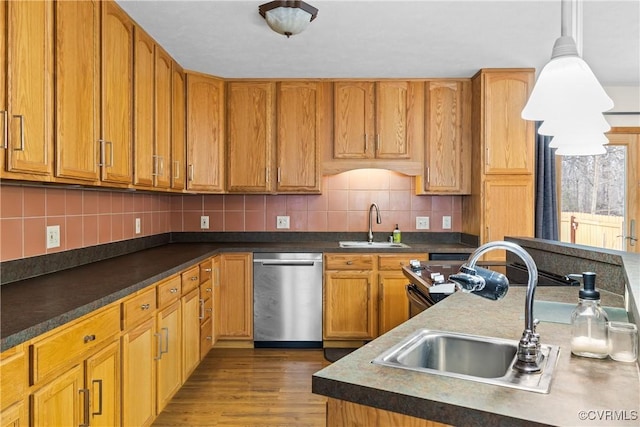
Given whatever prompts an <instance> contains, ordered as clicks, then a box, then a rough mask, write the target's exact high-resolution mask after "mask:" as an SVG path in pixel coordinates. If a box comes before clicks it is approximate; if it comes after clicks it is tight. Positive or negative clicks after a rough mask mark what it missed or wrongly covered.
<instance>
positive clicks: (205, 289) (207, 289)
mask: <svg viewBox="0 0 640 427" xmlns="http://www.w3.org/2000/svg"><path fill="white" fill-rule="evenodd" d="M212 296H213V287H212V286H211V282H209V283H206V282H205V283H203V284H202V285H200V298H202V299H205V300H206V299H210V298H211V297H212Z"/></svg>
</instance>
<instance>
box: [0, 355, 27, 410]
mask: <svg viewBox="0 0 640 427" xmlns="http://www.w3.org/2000/svg"><path fill="white" fill-rule="evenodd" d="M0 358H1V360H0V378H2V380H1V381H0V410H3V409H6V408H7V407H8V406H10V405H12V404H13V403H15V402H17V401H19V400H21V399H23V398H24V397H25V396H24V394H25V390H26V389H27V383H28V371H27V354H26V353H25V351H24V346H23V344H20V345H18V346H16V347H13V348H11V349H9V350H7V351H5V352H4V353H2V355H1V356H0Z"/></svg>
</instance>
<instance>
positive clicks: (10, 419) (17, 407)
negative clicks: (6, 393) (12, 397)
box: [0, 400, 29, 427]
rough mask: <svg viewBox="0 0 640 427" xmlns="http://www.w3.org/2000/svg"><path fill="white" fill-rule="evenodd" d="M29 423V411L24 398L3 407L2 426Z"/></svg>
mask: <svg viewBox="0 0 640 427" xmlns="http://www.w3.org/2000/svg"><path fill="white" fill-rule="evenodd" d="M28 425H29V411H28V409H27V403H26V402H25V401H24V400H21V401H20V402H17V403H15V404H14V405H12V406H10V407H8V408H6V409H3V410H2V412H0V426H1V427H20V426H28Z"/></svg>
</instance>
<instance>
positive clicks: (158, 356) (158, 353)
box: [153, 332, 162, 360]
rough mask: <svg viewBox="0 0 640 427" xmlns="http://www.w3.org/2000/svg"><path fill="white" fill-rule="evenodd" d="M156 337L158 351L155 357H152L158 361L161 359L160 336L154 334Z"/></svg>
mask: <svg viewBox="0 0 640 427" xmlns="http://www.w3.org/2000/svg"><path fill="white" fill-rule="evenodd" d="M153 335H155V336H156V337H158V351H157V353H156V354H157V356H156V357H154V359H155V360H160V359H162V334H160V333H158V332H156V333H155V334H153Z"/></svg>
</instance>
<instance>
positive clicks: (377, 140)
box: [376, 133, 380, 153]
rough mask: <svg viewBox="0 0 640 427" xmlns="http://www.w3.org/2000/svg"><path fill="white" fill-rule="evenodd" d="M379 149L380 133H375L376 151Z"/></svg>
mask: <svg viewBox="0 0 640 427" xmlns="http://www.w3.org/2000/svg"><path fill="white" fill-rule="evenodd" d="M378 151H380V134H379V133H377V134H376V153H377V152H378Z"/></svg>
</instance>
